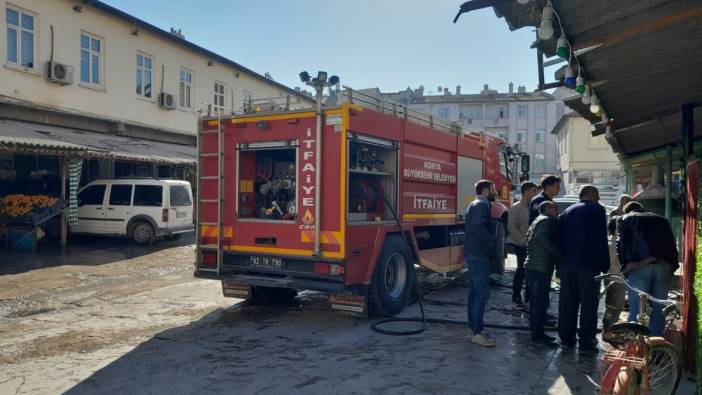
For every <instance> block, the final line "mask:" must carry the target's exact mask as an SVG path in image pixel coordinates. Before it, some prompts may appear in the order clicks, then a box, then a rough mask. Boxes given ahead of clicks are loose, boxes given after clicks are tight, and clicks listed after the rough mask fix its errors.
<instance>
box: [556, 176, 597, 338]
mask: <svg viewBox="0 0 702 395" xmlns="http://www.w3.org/2000/svg"><path fill="white" fill-rule="evenodd" d="M599 200H600V194H599V191H598V190H597V188H595V187H594V186H592V185H586V186H584V187H582V188H581V189H580V202H578V203H576V204H573V205H572V206H570V207H568V208H567V209H566V210H565V211H564V212H563V213H562V214H561V215H560V216H559V217H558V228H559V235H560V237H561V243H560V244H561V245H560V247H561V273H560V276H561V294H560V301H559V305H558V335H559V337H560V338H561V343H562V344H563V345H564V346H566V347H572V346H574V345H575V335H576V332H577V334H578V343H579V345H578V347H579V348H580V350H581V351H596V350H597V338H596V337H595V336H596V334H597V306H598V304H599V303H598V302H599V292H600V282H599V281H596V280H595V276H597V275H599V274H600V273H604V272H606V271H607V270H608V269H609V248H608V246H607V216H606V214H605V209H604V207H603V206H602V205H601V204H599ZM578 311H579V312H580V325H578Z"/></svg>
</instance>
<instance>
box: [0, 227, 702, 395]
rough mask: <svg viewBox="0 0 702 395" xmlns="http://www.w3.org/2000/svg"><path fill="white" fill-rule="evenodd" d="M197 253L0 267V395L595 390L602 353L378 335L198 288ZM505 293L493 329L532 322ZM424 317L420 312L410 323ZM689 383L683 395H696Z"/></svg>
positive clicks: (322, 307) (359, 324)
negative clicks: (194, 274) (514, 307)
mask: <svg viewBox="0 0 702 395" xmlns="http://www.w3.org/2000/svg"><path fill="white" fill-rule="evenodd" d="M191 241H192V239H188V238H185V239H183V240H182V241H180V242H163V241H161V242H157V243H156V244H154V245H152V246H150V247H148V248H146V249H141V248H140V247H133V246H131V245H129V244H128V242H126V241H125V242H122V241H113V240H103V239H98V240H93V241H92V247H93V248H94V247H95V246H97V247H99V248H98V251H97V252H96V251H92V250H91V249H90V248H89V247H90V245H88V246H84V247H79V246H76V247H75V250H73V251H71V252H70V253H68V254H65V255H58V254H49V255H48V256H42V257H41V258H40V259H38V260H36V261H37V262H40V263H35V264H36V265H37V266H36V267H38V268H36V269H33V270H27V269H26V268H24V267H23V266H22V261H23V260H27V257H26V256H19V255H12V257H13V258H12V260H8V259H6V257H7V256H9V255H4V256H2V259H0V262H1V263H0V394H6V393H7V394H15V393H19V394H23V393H61V392H67V393H69V394H94V393H133V394H148V393H174V394H181V393H183V394H185V393H204V392H211V393H241V394H259V393H261V394H279V393H296V394H297V393H302V394H321V393H344V394H346V393H348V394H354V393H358V394H368V393H379V394H381V393H382V394H415V393H416V394H426V393H447V394H454V393H456V394H481V395H482V394H592V393H596V391H597V387H596V384H595V383H596V382H597V381H598V379H599V363H598V355H597V354H590V355H585V354H580V353H578V352H577V350H572V349H571V350H568V349H561V348H557V349H551V348H547V347H545V346H534V345H532V344H531V343H530V342H529V335H528V332H526V331H512V330H501V329H488V332H489V333H490V335H491V337H492V338H493V339H494V340H495V341H496V342H497V347H495V348H494V349H485V348H482V347H480V346H477V345H474V344H472V343H471V342H470V341H469V338H468V336H467V333H466V330H465V328H464V327H462V326H458V325H443V324H429V326H428V328H427V330H426V331H425V332H423V333H421V334H418V335H413V336H405V337H393V336H387V335H382V334H378V333H375V332H373V331H372V330H371V329H370V321H368V320H366V319H361V318H355V317H350V316H346V315H344V314H341V313H339V312H334V311H331V310H330V308H329V305H328V302H327V299H326V297H325V296H324V295H322V294H318V293H313V292H305V293H302V294H301V295H300V296H298V298H297V299H296V300H295V301H294V303H292V304H290V305H279V306H256V305H250V304H248V303H247V302H243V301H241V300H238V299H227V298H223V297H222V296H221V289H220V285H219V284H218V283H217V282H213V281H207V280H198V279H194V278H193V277H192V262H193V257H194V247H193V246H192V245H191V244H189V243H190V242H191ZM100 243H103V244H100ZM91 257H92V258H91ZM29 260H30V261H34V259H29ZM510 262H511V261H510ZM23 269H24V270H23ZM505 277H506V278H505V279H504V280H503V281H507V282H508V278H507V277H508V275H506V276H505ZM425 281H426V282H425V284H428V285H427V288H430V289H431V292H430V293H429V294H428V295H427V296H426V298H427V300H428V303H427V305H426V306H425V307H426V311H427V315H429V316H431V317H436V318H445V319H456V320H464V319H465V299H466V292H465V289H464V288H463V286H462V285H461V282H460V281H448V280H447V279H444V278H442V277H441V276H431V277H429V278H425ZM510 293H511V290H510V289H509V288H507V287H505V286H504V285H503V286H500V285H499V284H498V285H496V286H494V287H493V288H492V289H491V300H490V308H489V310H488V312H487V315H486V322H488V323H492V324H501V325H518V326H519V325H526V324H527V321H526V317H524V316H523V315H522V314H520V313H518V312H515V311H514V310H512V309H511V303H510V302H511V297H510ZM552 306H554V307H555V306H557V297H556V295H553V298H552ZM417 314H418V308H417V306H416V305H412V306H410V307H408V308H407V309H406V311H405V312H403V314H402V315H403V316H416V315H417ZM393 325H395V327H396V328H398V327H399V326H403V327H409V326H411V325H413V324H405V323H403V324H393ZM682 385H683V386H686V387H681V390H680V392H679V393H681V394H685V393H692V391H693V390H692V389H693V388H694V386H691V383H689V382H687V381H686V380H685V379H683V383H682ZM685 391H689V392H685Z"/></svg>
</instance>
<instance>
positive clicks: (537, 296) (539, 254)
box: [524, 201, 559, 346]
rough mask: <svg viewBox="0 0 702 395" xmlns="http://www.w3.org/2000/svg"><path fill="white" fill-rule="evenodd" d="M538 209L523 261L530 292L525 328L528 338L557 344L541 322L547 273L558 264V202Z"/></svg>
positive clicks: (546, 302) (546, 301)
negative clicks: (529, 332)
mask: <svg viewBox="0 0 702 395" xmlns="http://www.w3.org/2000/svg"><path fill="white" fill-rule="evenodd" d="M539 211H540V212H541V215H539V216H538V217H536V220H535V221H534V223H532V224H531V226H530V227H529V231H528V232H527V242H526V244H527V258H526V262H525V264H524V266H525V268H526V277H527V284H528V286H527V290H529V293H530V294H531V296H530V297H529V299H530V303H529V329H530V330H531V341H532V342H535V343H540V344H545V345H547V346H557V345H558V344H557V343H556V342H555V341H554V340H555V338H553V337H551V336H548V335H546V333H545V332H544V323H545V321H546V310H547V309H548V305H549V296H548V293H549V290H550V289H551V276H552V275H553V271H554V269H555V268H556V267H557V266H558V255H559V253H558V244H557V239H558V223H557V220H556V217H557V216H558V206H557V205H556V203H554V202H549V201H545V202H543V203H541V206H539Z"/></svg>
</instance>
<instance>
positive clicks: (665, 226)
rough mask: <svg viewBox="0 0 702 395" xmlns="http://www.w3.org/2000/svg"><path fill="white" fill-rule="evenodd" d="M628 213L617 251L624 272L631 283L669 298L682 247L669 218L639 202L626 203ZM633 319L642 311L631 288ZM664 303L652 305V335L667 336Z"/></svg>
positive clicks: (620, 226)
mask: <svg viewBox="0 0 702 395" xmlns="http://www.w3.org/2000/svg"><path fill="white" fill-rule="evenodd" d="M624 213H625V215H624V216H623V217H622V218H621V221H620V223H619V237H618V238H617V252H618V253H619V260H620V261H621V263H622V273H624V275H625V276H626V278H627V280H628V281H629V283H630V284H631V285H632V286H633V287H635V288H638V289H640V290H642V291H644V292H646V293H648V294H650V295H651V296H653V297H654V298H657V299H668V291H669V290H670V283H671V280H672V278H673V273H674V272H675V270H676V269H677V268H678V266H679V265H678V248H677V246H676V243H675V236H674V235H673V230H672V229H671V227H670V224H669V223H668V220H667V219H666V218H665V217H663V216H660V215H658V214H655V213H650V212H646V211H645V210H644V208H643V206H642V205H641V203H639V202H630V203H628V204H627V205H626V206H624ZM629 306H630V307H631V310H629V321H635V320H636V316H637V315H638V313H639V296H638V295H637V294H636V293H634V292H631V291H629ZM662 309H663V307H662V306H660V305H656V304H654V305H653V306H652V312H651V320H650V323H649V327H650V329H651V335H653V336H663V330H664V329H665V328H664V327H665V317H663V310H662Z"/></svg>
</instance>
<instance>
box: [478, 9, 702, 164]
mask: <svg viewBox="0 0 702 395" xmlns="http://www.w3.org/2000/svg"><path fill="white" fill-rule="evenodd" d="M478 3H480V5H481V6H487V5H493V6H494V10H495V12H496V14H497V15H498V16H500V17H504V18H505V20H506V21H507V23H508V25H509V27H510V29H512V30H514V29H518V28H522V27H531V26H538V25H539V23H540V22H541V9H542V8H543V6H544V3H545V2H544V1H538V2H537V1H531V2H529V3H528V4H526V5H521V4H518V3H517V2H515V1H500V0H494V1H480V0H473V1H468V2H466V3H464V5H465V7H466V9H467V8H470V6H471V5H473V4H475V5H476V7H477V5H478ZM552 4H553V6H554V8H555V10H556V11H557V12H558V15H559V17H560V24H561V25H562V27H563V31H564V33H565V35H566V37H567V38H568V41H569V43H570V45H571V46H572V49H573V50H574V51H578V50H583V49H590V50H589V51H587V52H583V53H581V54H580V55H579V56H578V57H577V58H578V60H579V64H580V65H581V66H582V75H583V77H584V78H585V81H587V82H588V83H590V84H591V86H592V87H593V89H594V90H595V91H596V93H597V96H598V98H599V99H600V102H601V104H602V107H603V108H604V109H605V111H606V112H607V115H608V116H609V118H610V119H611V126H612V129H613V132H614V133H613V134H612V137H611V139H610V141H612V142H613V148H615V149H616V150H618V151H621V152H623V153H625V154H634V153H638V152H642V151H647V150H651V149H656V148H658V147H662V146H665V145H668V144H675V143H677V142H678V141H679V140H680V136H681V135H680V126H679V125H680V123H681V116H680V114H681V110H680V109H681V106H682V105H683V104H686V103H695V104H696V105H699V103H702V79H700V78H699V76H700V70H702V56H700V55H699V49H700V42H702V2H700V0H620V1H611V0H588V1H566V0H553V1H552ZM472 9H475V8H472ZM554 29H555V30H556V31H555V33H554V35H553V37H552V38H551V39H549V40H546V41H537V42H535V43H534V44H533V46H535V47H539V48H540V49H541V50H542V51H543V52H544V54H546V55H547V56H553V55H554V54H555V50H556V40H557V39H558V37H559V36H560V34H561V32H560V30H561V29H560V26H559V25H558V24H554ZM573 63H574V64H572V66H573V67H574V68H577V64H575V63H576V62H573ZM575 71H576V73H577V70H575ZM556 78H557V79H558V78H562V75H561V74H559V73H557V76H556ZM565 102H566V104H567V105H568V106H569V107H571V108H573V109H574V110H575V111H577V112H578V113H580V114H581V115H582V116H583V117H584V118H586V119H588V120H590V121H591V122H592V123H595V124H600V125H602V124H601V119H600V118H599V117H595V116H593V115H592V114H591V113H590V112H589V106H585V105H583V104H581V103H580V101H579V100H577V98H575V99H573V100H568V99H566V100H565ZM696 113H697V111H696ZM696 116H697V114H696ZM698 130H699V128H698Z"/></svg>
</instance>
